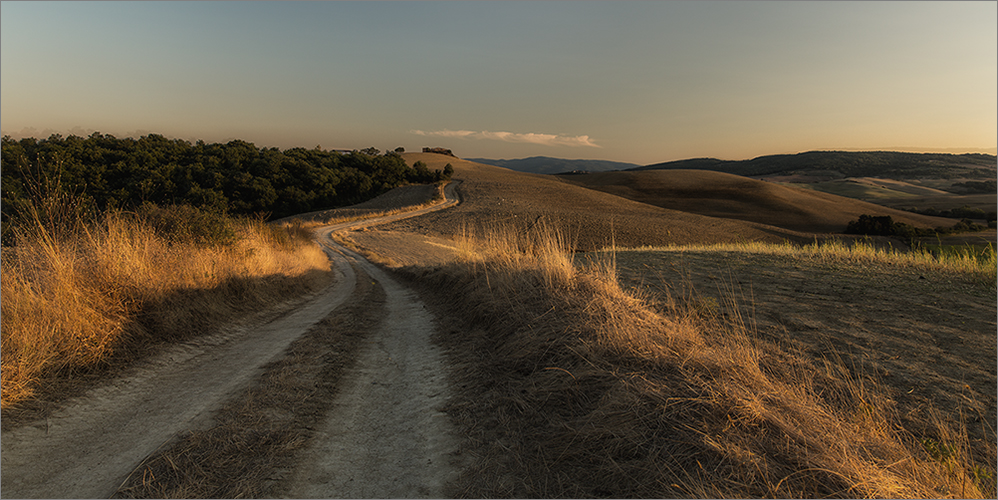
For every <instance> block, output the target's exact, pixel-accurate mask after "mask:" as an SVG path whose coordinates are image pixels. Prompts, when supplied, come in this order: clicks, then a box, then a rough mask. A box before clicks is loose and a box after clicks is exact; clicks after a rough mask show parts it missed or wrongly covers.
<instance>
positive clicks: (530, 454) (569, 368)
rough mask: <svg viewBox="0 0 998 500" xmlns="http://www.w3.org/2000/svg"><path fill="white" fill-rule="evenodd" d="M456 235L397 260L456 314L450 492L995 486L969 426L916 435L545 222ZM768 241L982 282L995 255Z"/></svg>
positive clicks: (852, 384)
mask: <svg viewBox="0 0 998 500" xmlns="http://www.w3.org/2000/svg"><path fill="white" fill-rule="evenodd" d="M462 248H463V253H464V258H463V260H462V261H460V262H455V263H452V264H449V265H446V266H443V267H440V268H436V269H426V268H407V270H405V271H404V272H406V273H408V274H409V275H410V276H411V277H413V278H417V279H416V280H414V282H416V283H418V284H421V285H422V286H426V287H428V288H430V289H432V290H433V291H434V293H435V294H437V295H438V296H440V294H443V295H442V297H443V298H444V299H445V301H444V302H443V303H442V305H441V307H444V308H448V309H449V310H450V312H451V313H452V314H453V315H454V316H455V317H463V318H466V320H465V321H466V322H465V323H463V324H457V325H455V326H454V327H453V329H452V331H451V332H450V333H449V334H445V337H444V338H445V341H446V342H448V343H449V344H450V345H451V346H452V353H455V354H454V362H455V364H456V365H457V366H458V369H457V379H458V380H457V381H456V382H457V385H458V386H460V387H462V391H463V392H464V393H463V394H462V397H460V398H458V400H457V401H456V402H454V403H452V404H451V406H450V408H449V410H448V411H449V413H450V414H451V415H453V416H454V417H455V418H456V419H457V420H458V422H459V423H460V424H461V425H462V426H463V428H464V430H465V431H466V432H468V434H469V436H470V438H471V447H472V449H471V450H470V451H471V452H472V454H473V456H474V457H475V460H474V464H473V465H472V466H471V467H470V468H469V470H468V471H467V472H466V473H465V474H464V475H463V478H462V481H461V483H460V484H459V485H458V488H459V489H458V491H456V492H455V494H457V495H460V496H471V497H488V496H501V497H576V498H582V497H590V496H596V497H618V498H626V497H661V498H674V497H686V496H696V497H729V496H735V497H782V496H789V497H812V498H814V497H825V496H840V497H892V498H900V497H934V498H942V497H950V496H959V497H989V496H991V495H994V492H995V482H994V471H993V469H992V467H993V465H985V466H980V465H977V464H974V463H973V462H972V460H970V459H969V458H968V457H969V452H968V450H967V446H966V437H965V436H960V435H959V433H954V432H952V431H951V430H950V429H948V428H946V427H945V426H943V425H942V424H940V425H939V426H938V433H936V434H935V436H934V437H935V439H933V440H926V439H925V438H924V436H914V435H912V434H911V433H909V432H907V431H906V430H905V429H903V428H902V427H901V425H900V423H899V418H898V415H897V414H896V413H895V412H894V410H893V407H892V406H891V405H890V404H889V401H887V399H886V398H885V397H884V396H882V395H881V393H880V391H879V390H878V389H877V387H875V386H873V385H871V383H870V382H867V381H864V380H863V379H862V378H859V377H855V376H853V375H851V374H850V373H849V371H848V370H847V369H846V368H844V367H842V366H839V365H836V364H835V363H832V362H826V361H822V360H815V359H805V358H802V357H800V356H795V355H793V354H790V353H787V352H784V351H782V350H780V349H779V348H777V347H776V346H773V345H770V344H767V343H765V342H763V341H761V340H759V339H758V338H756V337H755V336H753V335H752V334H751V332H750V331H749V329H748V328H747V327H746V326H745V321H743V320H742V319H741V318H740V317H738V316H737V315H735V316H734V317H728V318H725V317H724V316H723V315H717V314H703V312H702V311H698V310H696V309H693V308H687V307H684V306H681V305H680V304H679V302H678V301H677V302H676V303H674V304H672V306H671V307H666V308H665V309H664V312H660V311H662V309H661V308H653V307H651V306H650V304H649V303H648V301H646V300H644V299H643V298H642V297H638V296H635V294H634V293H633V292H628V291H625V290H624V289H623V288H622V287H621V286H620V285H619V283H618V280H617V278H616V275H615V270H614V265H613V262H612V260H610V258H608V259H604V260H602V261H599V260H597V261H595V262H593V261H590V262H584V263H583V262H573V257H572V256H571V255H572V254H570V253H569V252H568V251H567V248H566V244H565V240H564V239H563V238H562V237H560V236H559V235H558V234H557V233H554V232H551V231H541V232H533V233H531V234H529V235H524V234H521V233H518V232H516V231H509V230H506V231H504V230H501V229H500V230H495V231H492V232H491V233H489V234H486V235H485V236H483V237H478V238H474V237H468V238H465V240H464V242H463V243H462ZM759 249H762V247H759ZM765 250H766V251H773V252H812V253H813V254H814V256H815V258H849V259H877V260H879V261H887V262H895V263H897V264H899V265H945V266H952V268H953V269H959V270H960V271H959V272H969V273H978V274H979V275H980V276H981V277H982V279H984V278H986V277H988V276H990V279H991V280H994V257H993V254H992V256H991V258H990V260H987V259H985V261H984V263H983V264H982V263H981V261H980V260H978V259H973V258H969V257H965V258H958V259H950V260H939V259H934V258H932V257H931V256H927V255H921V254H910V255H908V254H896V253H885V252H878V251H875V250H873V249H872V248H866V247H862V246H858V247H854V248H851V249H849V248H846V247H834V246H826V247H824V248H820V247H814V248H810V249H807V248H805V249H800V248H796V247H790V246H767V247H765ZM608 255H611V256H612V254H608ZM729 309H730V311H734V312H737V311H738V308H737V307H730V308H729Z"/></svg>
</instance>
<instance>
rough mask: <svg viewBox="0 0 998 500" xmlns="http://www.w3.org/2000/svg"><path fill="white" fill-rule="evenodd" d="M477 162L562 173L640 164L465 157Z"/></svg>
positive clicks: (545, 157) (609, 169)
mask: <svg viewBox="0 0 998 500" xmlns="http://www.w3.org/2000/svg"><path fill="white" fill-rule="evenodd" d="M465 159H466V160H468V161H473V162H475V163H484V164H485V165H492V166H494V167H503V168H508V169H510V170H515V171H517V172H528V173H532V174H562V173H565V172H574V171H585V172H608V171H611V170H627V169H632V168H634V167H638V166H639V165H638V164H636V163H624V162H619V161H609V160H566V159H564V158H551V157H549V156H532V157H530V158H520V159H517V160H494V159H489V158H465Z"/></svg>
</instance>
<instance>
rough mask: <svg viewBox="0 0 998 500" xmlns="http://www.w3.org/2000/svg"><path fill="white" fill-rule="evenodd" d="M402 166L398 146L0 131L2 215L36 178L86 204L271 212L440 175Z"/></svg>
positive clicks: (352, 198)
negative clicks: (344, 148)
mask: <svg viewBox="0 0 998 500" xmlns="http://www.w3.org/2000/svg"><path fill="white" fill-rule="evenodd" d="M421 167H422V168H411V167H409V166H408V165H406V163H405V161H404V160H403V159H402V157H401V155H400V154H399V151H398V150H396V151H390V152H386V153H385V154H381V153H380V151H378V150H377V149H375V148H367V149H364V150H360V151H354V152H351V153H346V154H343V153H339V152H335V151H325V150H322V149H321V148H318V147H316V148H315V149H305V148H292V149H287V150H284V151H281V150H279V149H277V148H258V147H256V146H254V145H253V144H251V143H248V142H245V141H240V140H235V141H230V142H228V143H225V144H206V143H205V142H204V141H197V142H196V143H194V144H191V143H190V142H188V141H183V140H178V139H167V138H166V137H163V136H161V135H156V134H150V135H147V136H143V137H140V138H138V139H132V138H125V139H118V138H115V137H113V136H111V135H106V134H105V135H102V134H100V133H94V134H92V135H90V136H89V137H86V138H83V137H77V136H69V137H65V138H64V137H62V136H60V135H53V136H51V137H49V138H48V139H41V140H38V139H34V138H28V139H21V140H13V139H11V138H10V137H9V136H4V137H3V138H2V165H0V176H2V179H0V190H2V200H0V203H2V212H3V222H4V223H5V224H6V223H7V222H8V221H10V220H11V219H12V218H17V217H18V215H19V214H20V212H21V211H22V210H23V208H24V207H25V206H26V205H25V204H26V202H28V201H29V200H30V197H31V196H32V187H31V186H32V185H35V184H37V183H38V182H39V180H41V179H46V180H49V181H51V180H53V179H56V180H58V185H60V186H61V187H60V189H63V190H66V191H70V192H73V193H75V194H77V195H82V196H83V197H84V198H86V199H88V200H91V201H92V202H93V203H94V205H95V208H97V209H102V210H103V209H108V208H123V209H130V208H134V207H137V206H139V205H141V204H142V203H143V202H152V203H155V204H159V205H191V206H194V207H197V208H200V209H206V210H212V211H219V212H227V213H230V214H264V215H265V216H266V217H268V218H280V217H285V216H288V215H294V214H297V213H303V212H310V211H314V210H323V209H327V208H335V207H339V206H345V205H352V204H355V203H360V202H362V201H365V200H368V199H370V198H373V197H375V196H377V195H379V194H382V193H384V192H385V191H388V190H390V189H392V188H395V187H398V186H400V185H403V184H407V183H427V182H435V181H440V180H443V179H444V178H445V174H444V173H443V172H441V171H439V170H437V171H432V172H431V171H429V170H428V169H427V168H426V167H425V166H421Z"/></svg>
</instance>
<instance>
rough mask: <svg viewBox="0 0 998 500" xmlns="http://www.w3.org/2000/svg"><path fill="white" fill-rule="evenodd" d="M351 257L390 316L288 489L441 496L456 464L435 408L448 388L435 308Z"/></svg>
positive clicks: (332, 494) (445, 424) (309, 494)
mask: <svg viewBox="0 0 998 500" xmlns="http://www.w3.org/2000/svg"><path fill="white" fill-rule="evenodd" d="M345 252H346V253H347V254H348V257H354V256H356V254H353V253H352V252H349V251H345ZM356 258H357V262H358V263H359V264H360V265H361V266H362V267H363V269H364V271H365V272H367V273H368V275H370V276H371V278H372V279H373V280H376V281H377V282H378V283H380V284H381V286H382V288H383V289H384V291H385V294H386V298H387V301H386V302H387V308H388V311H387V316H386V317H385V319H384V321H383V322H382V324H381V327H380V328H379V330H378V331H377V332H375V333H374V334H373V335H372V336H371V337H369V338H368V340H367V342H366V345H365V346H364V347H363V348H362V350H361V351H360V353H359V355H358V360H357V364H356V367H355V368H354V370H352V372H351V373H349V374H348V375H346V376H345V377H344V379H345V380H347V381H348V382H347V384H346V385H345V386H344V387H343V390H342V392H341V393H340V394H339V396H338V397H337V399H336V401H335V403H334V405H333V409H332V410H331V412H330V413H329V415H328V417H327V420H326V422H325V423H324V424H323V425H322V426H321V427H320V428H319V429H318V433H317V436H316V438H315V441H314V443H313V445H312V446H311V448H310V449H309V450H308V451H307V452H306V454H305V456H304V457H303V458H302V461H301V463H302V464H303V466H302V467H301V468H299V469H298V471H297V473H296V474H295V477H293V478H292V479H291V481H290V482H291V484H292V487H291V489H290V491H289V492H288V495H289V496H291V497H301V498H418V497H429V498H442V497H443V496H444V486H445V484H446V483H447V482H448V480H450V479H454V478H455V477H456V474H457V472H458V471H459V469H458V467H456V466H455V465H454V464H453V463H452V461H453V460H454V459H455V457H454V456H453V455H452V452H453V451H455V450H456V449H457V448H458V445H459V444H460V443H459V441H458V439H457V438H456V434H455V432H454V430H453V429H452V427H451V425H450V421H449V420H448V419H447V416H446V415H445V414H444V413H443V412H441V411H440V407H441V406H442V405H443V404H444V402H445V401H446V399H447V398H448V397H449V391H448V385H447V383H446V380H445V378H444V373H445V372H444V369H443V366H444V364H443V355H442V353H441V352H440V351H439V348H438V347H437V346H436V345H434V344H433V343H432V342H431V341H430V335H431V334H432V332H433V331H434V330H435V325H434V324H433V316H432V315H431V314H430V313H429V312H428V311H427V310H426V307H425V306H424V305H423V304H422V302H420V301H419V298H418V297H417V296H416V295H415V293H414V292H413V291H411V290H409V289H407V288H405V287H403V286H402V285H399V284H398V283H397V282H395V281H394V280H392V279H391V278H390V277H389V276H387V275H386V274H385V273H384V272H382V271H381V270H380V269H378V268H377V267H375V266H372V265H371V264H369V263H368V262H367V261H365V260H363V259H361V258H360V256H356Z"/></svg>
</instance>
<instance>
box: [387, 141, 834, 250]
mask: <svg viewBox="0 0 998 500" xmlns="http://www.w3.org/2000/svg"><path fill="white" fill-rule="evenodd" d="M403 157H404V158H405V160H406V162H409V163H413V162H416V161H423V162H424V163H426V164H427V166H428V167H429V168H430V169H431V170H433V169H435V168H441V167H443V165H444V164H446V163H450V164H451V165H452V166H453V167H454V177H453V178H454V180H456V181H461V185H460V187H459V188H458V191H459V193H460V194H461V197H462V203H461V204H460V205H458V206H457V207H455V208H454V209H452V210H446V211H443V212H438V213H434V214H430V215H427V216H425V217H421V218H419V219H413V220H410V221H404V222H399V223H394V224H389V225H386V226H383V227H382V229H384V230H387V231H392V230H397V231H408V232H418V233H423V234H428V235H430V236H452V235H460V234H462V232H464V231H466V230H479V229H481V228H483V227H487V226H490V225H495V224H500V223H503V224H512V225H515V226H518V227H522V228H527V227H532V226H534V225H537V224H541V223H543V224H549V225H553V226H556V227H558V228H561V229H563V230H564V231H565V232H566V233H567V234H568V237H569V238H571V240H572V242H573V243H574V246H575V247H576V248H577V249H578V250H592V249H598V248H601V247H603V246H606V245H610V244H612V243H616V245H618V246H622V247H639V246H642V245H669V244H690V243H715V242H716V243H720V242H738V241H765V242H774V243H775V242H782V241H784V240H791V241H798V242H811V241H813V240H814V235H813V234H810V233H803V232H798V231H794V230H790V229H785V228H781V227H776V226H772V225H766V224H760V223H757V222H752V221H744V220H736V219H729V218H718V217H708V216H705V215H701V214H696V213H690V212H685V211H679V210H673V209H668V208H662V207H658V206H653V205H650V204H647V203H642V202H639V201H635V200H630V199H627V198H623V197H621V196H617V195H614V194H610V193H604V192H601V191H598V190H594V189H589V188H586V187H583V186H580V185H575V184H572V183H569V182H565V181H563V180H561V179H560V176H559V177H554V176H547V175H538V174H528V173H522V172H514V171H511V170H507V169H504V168H499V167H494V166H490V165H483V164H480V163H475V162H471V161H467V160H461V159H455V158H452V157H447V156H441V155H434V154H425V153H405V154H403ZM468 221H474V222H473V224H474V225H475V226H477V227H468V225H469V222H468ZM843 227H844V226H843ZM839 230H841V228H840V229H839Z"/></svg>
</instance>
